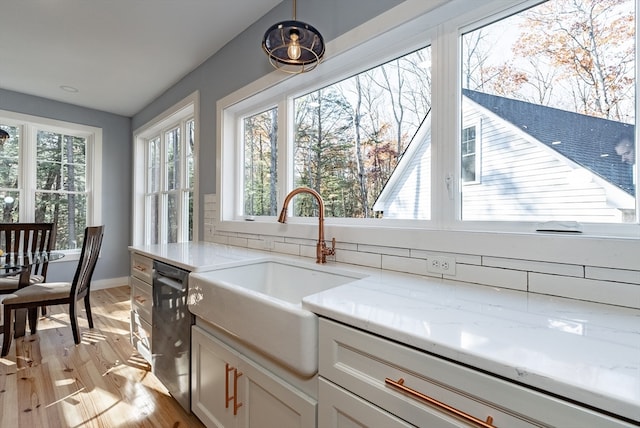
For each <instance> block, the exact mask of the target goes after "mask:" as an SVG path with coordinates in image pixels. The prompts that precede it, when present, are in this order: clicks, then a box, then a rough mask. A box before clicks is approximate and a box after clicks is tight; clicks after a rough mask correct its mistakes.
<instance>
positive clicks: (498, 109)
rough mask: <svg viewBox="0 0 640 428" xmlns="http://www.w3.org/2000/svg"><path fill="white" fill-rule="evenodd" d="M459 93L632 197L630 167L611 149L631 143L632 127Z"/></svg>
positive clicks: (476, 94) (476, 93) (468, 93)
mask: <svg viewBox="0 0 640 428" xmlns="http://www.w3.org/2000/svg"><path fill="white" fill-rule="evenodd" d="M462 93H463V95H465V96H466V97H468V98H469V99H471V100H472V101H474V102H476V103H477V104H479V105H481V106H483V107H484V108H486V109H488V110H489V111H491V112H493V113H495V114H496V115H498V116H499V117H501V118H503V119H504V120H506V121H508V122H510V123H511V124H513V125H514V126H516V127H518V128H519V129H521V130H522V131H524V132H526V133H527V134H529V135H531V136H532V137H533V138H535V139H536V140H538V141H540V142H542V143H544V144H546V145H547V146H549V147H551V148H552V149H553V150H555V151H557V152H558V153H560V154H562V155H563V156H565V157H567V158H569V159H571V160H572V161H574V162H576V163H577V164H579V165H581V166H583V167H584V168H586V169H588V170H590V171H591V172H593V173H594V174H597V175H599V176H600V177H602V178H604V179H605V180H607V181H608V182H610V183H611V184H613V185H615V186H617V187H619V188H621V189H622V190H624V191H626V192H627V193H629V194H631V195H634V193H635V191H634V185H633V175H632V167H631V165H628V164H624V163H622V161H621V159H620V156H618V154H617V153H616V152H615V149H614V148H615V145H616V144H617V143H618V142H619V141H620V140H621V139H622V138H628V139H630V140H631V141H633V138H634V137H633V136H634V125H629V124H626V123H622V122H616V121H613V120H607V119H601V118H597V117H593V116H587V115H584V114H579V113H572V112H569V111H566V110H560V109H557V108H552V107H546V106H542V105H539V104H532V103H528V102H525V101H520V100H515V99H510V98H505V97H500V96H496V95H489V94H485V93H482V92H477V91H471V90H468V89H463V91H462ZM558 142H559V143H558Z"/></svg>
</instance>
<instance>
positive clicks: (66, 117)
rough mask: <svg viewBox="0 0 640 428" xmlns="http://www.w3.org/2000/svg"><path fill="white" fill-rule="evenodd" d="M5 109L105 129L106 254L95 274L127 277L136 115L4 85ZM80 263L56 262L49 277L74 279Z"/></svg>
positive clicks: (0, 103)
mask: <svg viewBox="0 0 640 428" xmlns="http://www.w3.org/2000/svg"><path fill="white" fill-rule="evenodd" d="M0 109H2V110H8V111H13V112H17V113H23V114H29V115H33V116H39V117H46V118H49V119H55V120H62V121H66V122H73V123H79V124H82V125H88V126H95V127H99V128H102V157H103V163H102V195H99V196H101V197H102V222H103V223H104V225H105V231H106V232H105V236H104V241H103V244H102V257H101V258H100V261H99V262H98V265H97V267H96V271H95V273H94V276H93V278H94V279H96V280H98V279H110V278H118V277H123V276H127V275H128V272H129V252H128V251H127V246H128V245H129V241H130V236H131V225H130V223H131V220H130V217H131V215H130V213H131V157H132V155H131V119H130V118H128V117H124V116H118V115H115V114H111V113H105V112H102V111H98V110H91V109H87V108H82V107H77V106H74V105H71V104H65V103H60V102H57V101H52V100H48V99H44V98H38V97H34V96H31V95H25V94H21V93H17V92H11V91H7V90H4V89H0ZM76 263H77V262H75V261H69V262H64V263H63V262H60V263H53V264H52V265H50V266H49V274H48V278H47V279H48V280H50V281H70V280H71V279H72V277H73V273H74V271H75V267H76Z"/></svg>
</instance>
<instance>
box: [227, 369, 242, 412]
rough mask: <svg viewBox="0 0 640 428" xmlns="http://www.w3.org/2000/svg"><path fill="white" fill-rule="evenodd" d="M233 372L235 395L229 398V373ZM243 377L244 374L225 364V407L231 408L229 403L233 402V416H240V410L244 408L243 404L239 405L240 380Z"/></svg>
mask: <svg viewBox="0 0 640 428" xmlns="http://www.w3.org/2000/svg"><path fill="white" fill-rule="evenodd" d="M231 372H233V395H232V396H229V373H231ZM240 376H242V372H239V371H238V369H237V368H235V367H231V366H230V365H229V363H226V364H225V375H224V399H225V403H224V407H225V409H228V408H229V403H230V402H231V401H233V416H236V415H237V414H238V409H239V408H240V407H242V403H238V378H239V377H240Z"/></svg>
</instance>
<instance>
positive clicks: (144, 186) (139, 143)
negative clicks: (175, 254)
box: [134, 97, 196, 244]
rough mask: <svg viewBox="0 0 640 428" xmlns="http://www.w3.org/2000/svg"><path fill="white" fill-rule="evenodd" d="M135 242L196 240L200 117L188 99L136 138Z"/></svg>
mask: <svg viewBox="0 0 640 428" xmlns="http://www.w3.org/2000/svg"><path fill="white" fill-rule="evenodd" d="M135 141H136V149H135V151H134V153H135V163H136V165H138V166H139V168H136V171H135V173H134V191H135V193H136V200H135V206H134V221H136V225H144V227H142V228H139V227H137V228H136V235H135V236H134V242H136V243H144V244H168V243H175V242H186V241H192V240H193V239H194V233H195V226H194V195H195V191H196V190H195V187H196V179H195V174H196V160H195V144H196V119H195V101H194V97H190V98H187V99H186V100H185V101H184V102H183V103H182V104H180V105H178V106H176V108H175V109H172V110H171V111H170V112H168V113H167V114H165V115H163V117H161V118H158V119H157V120H154V121H153V122H151V123H150V124H148V125H147V126H146V127H145V129H143V130H141V131H139V132H138V133H137V134H136V136H135Z"/></svg>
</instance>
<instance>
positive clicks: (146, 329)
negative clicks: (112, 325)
mask: <svg viewBox="0 0 640 428" xmlns="http://www.w3.org/2000/svg"><path fill="white" fill-rule="evenodd" d="M131 344H132V345H133V347H134V348H135V349H136V350H137V351H138V352H139V353H140V355H142V356H143V357H144V359H145V360H147V362H148V363H151V324H149V323H148V322H146V321H145V320H143V319H142V318H141V317H140V315H139V314H137V313H136V312H134V311H131Z"/></svg>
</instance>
